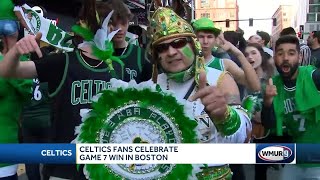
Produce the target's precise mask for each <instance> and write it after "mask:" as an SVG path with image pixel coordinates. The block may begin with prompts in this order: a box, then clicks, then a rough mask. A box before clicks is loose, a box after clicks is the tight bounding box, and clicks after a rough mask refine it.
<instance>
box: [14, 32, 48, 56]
mask: <svg viewBox="0 0 320 180" xmlns="http://www.w3.org/2000/svg"><path fill="white" fill-rule="evenodd" d="M41 36H42V34H41V33H37V35H36V36H33V35H27V36H26V37H24V38H22V39H21V40H19V41H18V42H17V43H16V45H15V48H16V50H17V53H18V54H19V55H23V54H29V53H31V52H36V53H37V55H38V57H39V58H41V57H42V52H41V50H40V47H39V45H38V42H39V41H40V39H41Z"/></svg>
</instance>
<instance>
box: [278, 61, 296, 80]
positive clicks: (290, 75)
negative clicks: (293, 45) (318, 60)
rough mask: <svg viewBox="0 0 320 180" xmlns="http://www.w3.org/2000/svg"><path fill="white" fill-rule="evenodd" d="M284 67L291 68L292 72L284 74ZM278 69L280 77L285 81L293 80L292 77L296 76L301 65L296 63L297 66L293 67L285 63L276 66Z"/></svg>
mask: <svg viewBox="0 0 320 180" xmlns="http://www.w3.org/2000/svg"><path fill="white" fill-rule="evenodd" d="M283 66H287V67H289V68H290V71H289V72H284V71H283V70H282V67H283ZM276 68H277V70H278V72H279V74H280V76H281V77H282V78H283V79H287V80H289V79H291V78H292V76H293V75H294V74H295V72H296V71H297V70H298V68H299V63H296V64H293V65H291V64H289V63H287V62H284V63H282V64H281V65H280V66H278V65H276Z"/></svg>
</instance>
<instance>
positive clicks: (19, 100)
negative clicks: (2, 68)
mask: <svg viewBox="0 0 320 180" xmlns="http://www.w3.org/2000/svg"><path fill="white" fill-rule="evenodd" d="M2 58H3V57H2V56H1V55H0V61H2ZM31 85H32V81H31V80H22V79H2V78H0V87H1V88H0V104H1V108H0V143H2V144H6V143H18V142H19V139H18V132H19V127H20V126H19V124H20V115H21V110H22V107H23V104H24V103H25V102H26V101H28V100H29V99H30V97H31ZM12 158H14V157H12ZM17 169H18V165H17V164H1V163H0V179H5V180H16V179H17V175H16V173H17Z"/></svg>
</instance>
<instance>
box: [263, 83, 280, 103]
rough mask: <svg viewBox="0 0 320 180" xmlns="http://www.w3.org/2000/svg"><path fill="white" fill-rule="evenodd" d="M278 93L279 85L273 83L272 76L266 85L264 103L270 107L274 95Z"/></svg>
mask: <svg viewBox="0 0 320 180" xmlns="http://www.w3.org/2000/svg"><path fill="white" fill-rule="evenodd" d="M277 94H278V93H277V87H276V86H275V85H273V81H272V78H270V79H269V81H268V84H267V86H266V92H265V95H264V105H265V106H267V107H270V106H271V104H272V101H273V97H274V96H276V95H277Z"/></svg>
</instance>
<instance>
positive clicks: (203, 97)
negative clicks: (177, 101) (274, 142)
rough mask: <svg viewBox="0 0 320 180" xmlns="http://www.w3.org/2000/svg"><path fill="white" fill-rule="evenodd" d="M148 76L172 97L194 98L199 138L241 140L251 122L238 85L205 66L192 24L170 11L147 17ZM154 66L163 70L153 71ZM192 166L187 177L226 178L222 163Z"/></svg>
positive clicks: (228, 172)
mask: <svg viewBox="0 0 320 180" xmlns="http://www.w3.org/2000/svg"><path fill="white" fill-rule="evenodd" d="M150 23H151V24H150V31H151V32H150V33H151V34H152V35H151V42H150V43H151V45H150V53H151V54H152V57H153V58H152V59H153V62H152V63H153V65H154V69H153V70H154V73H153V78H152V80H153V81H154V82H155V83H157V84H158V85H160V87H161V89H167V90H170V91H173V93H174V95H175V96H176V97H177V98H184V99H188V100H190V101H193V116H194V118H195V120H196V121H197V122H198V126H197V135H198V142H199V143H243V142H244V141H245V139H246V137H247V132H248V131H250V130H251V124H250V121H249V118H248V116H247V113H246V112H245V111H243V108H242V107H241V106H240V97H239V90H238V88H237V85H236V83H235V81H234V80H233V78H232V77H231V76H230V75H229V74H228V73H226V72H222V71H219V70H216V69H213V68H209V67H205V66H204V59H203V57H202V56H201V51H200V49H201V47H200V45H199V42H198V41H197V40H196V39H195V37H196V36H195V34H194V32H193V29H192V27H191V26H190V24H188V23H187V22H186V21H185V20H183V19H182V18H181V17H179V16H178V15H177V14H176V13H175V12H174V11H173V10H171V9H168V8H163V7H160V8H158V9H157V10H156V11H155V12H154V14H153V15H152V17H151V19H150ZM158 69H161V70H162V71H163V72H164V73H162V74H159V75H158V71H157V70H158ZM212 163H213V164H209V165H208V166H204V165H193V175H192V177H190V179H196V178H197V179H231V176H232V172H231V170H230V168H229V167H228V165H225V164H214V162H212Z"/></svg>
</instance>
